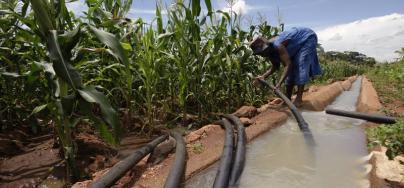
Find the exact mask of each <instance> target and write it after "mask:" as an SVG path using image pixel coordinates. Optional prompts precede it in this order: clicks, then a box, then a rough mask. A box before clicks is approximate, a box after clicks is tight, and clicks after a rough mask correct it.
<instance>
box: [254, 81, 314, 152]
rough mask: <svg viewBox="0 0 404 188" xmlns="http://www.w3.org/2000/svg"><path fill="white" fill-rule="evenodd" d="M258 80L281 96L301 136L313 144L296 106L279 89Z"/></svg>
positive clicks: (311, 136)
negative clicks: (301, 133)
mask: <svg viewBox="0 0 404 188" xmlns="http://www.w3.org/2000/svg"><path fill="white" fill-rule="evenodd" d="M258 80H259V82H260V83H261V84H263V85H265V86H267V87H269V88H270V89H271V90H273V91H274V92H275V94H276V95H277V96H278V97H279V98H281V99H282V100H283V101H284V102H285V103H286V105H287V106H288V107H289V109H290V111H292V114H293V117H295V119H296V121H297V124H298V125H299V128H300V130H301V131H302V132H303V136H304V138H305V140H306V142H307V143H308V144H309V145H313V146H314V145H315V141H314V138H313V134H312V133H311V131H310V129H309V124H308V123H307V122H306V121H305V120H304V119H303V116H302V114H301V113H300V111H299V110H298V109H297V108H296V106H295V105H294V104H293V103H292V101H290V100H289V99H288V98H287V97H286V96H285V95H284V94H283V93H282V92H281V91H280V90H279V89H277V88H275V87H274V86H273V85H271V84H269V83H268V82H266V81H265V80H262V79H258Z"/></svg>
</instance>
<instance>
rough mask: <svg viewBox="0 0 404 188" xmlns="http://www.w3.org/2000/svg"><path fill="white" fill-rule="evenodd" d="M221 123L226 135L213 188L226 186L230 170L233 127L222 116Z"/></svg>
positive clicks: (224, 187)
mask: <svg viewBox="0 0 404 188" xmlns="http://www.w3.org/2000/svg"><path fill="white" fill-rule="evenodd" d="M221 124H222V125H223V126H224V128H225V131H226V136H225V140H224V147H223V154H222V157H221V158H220V165H219V169H218V171H217V173H216V177H215V182H214V184H213V187H214V188H226V187H227V186H228V184H229V178H230V170H231V166H232V163H233V141H234V135H233V127H232V125H231V124H230V122H229V121H228V120H227V119H226V118H222V121H221Z"/></svg>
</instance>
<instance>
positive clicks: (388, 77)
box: [366, 61, 404, 159]
mask: <svg viewBox="0 0 404 188" xmlns="http://www.w3.org/2000/svg"><path fill="white" fill-rule="evenodd" d="M366 76H367V77H368V78H369V79H370V80H371V81H372V83H373V86H374V87H375V89H376V91H377V93H378V95H379V99H380V102H381V103H382V104H383V106H384V109H382V111H383V112H384V113H386V114H387V115H391V116H401V119H399V120H398V121H397V123H396V124H394V125H380V126H378V127H375V128H370V129H367V131H366V133H367V135H368V140H369V144H368V146H369V148H370V149H372V148H373V147H375V146H379V145H381V146H384V147H386V148H387V151H386V155H387V156H388V157H389V159H393V158H394V157H395V156H397V155H401V154H403V153H404V118H403V116H404V114H398V113H395V112H394V111H393V110H391V109H389V108H386V105H388V104H390V103H393V102H395V101H400V102H401V104H403V103H404V95H403V93H404V61H400V62H396V63H390V64H378V65H376V66H374V67H372V68H370V69H368V70H367V72H366Z"/></svg>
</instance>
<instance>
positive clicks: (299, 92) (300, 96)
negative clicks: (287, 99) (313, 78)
mask: <svg viewBox="0 0 404 188" xmlns="http://www.w3.org/2000/svg"><path fill="white" fill-rule="evenodd" d="M303 91H304V85H298V86H297V95H296V99H295V101H294V103H295V105H296V106H297V107H300V106H301V105H302V102H303Z"/></svg>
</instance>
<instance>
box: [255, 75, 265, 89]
mask: <svg viewBox="0 0 404 188" xmlns="http://www.w3.org/2000/svg"><path fill="white" fill-rule="evenodd" d="M260 80H265V77H264V76H257V77H255V78H254V81H253V85H254V86H255V87H260V86H261V82H260Z"/></svg>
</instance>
